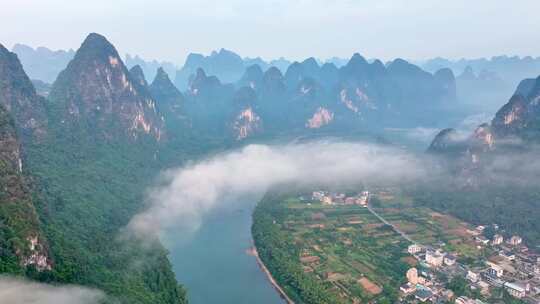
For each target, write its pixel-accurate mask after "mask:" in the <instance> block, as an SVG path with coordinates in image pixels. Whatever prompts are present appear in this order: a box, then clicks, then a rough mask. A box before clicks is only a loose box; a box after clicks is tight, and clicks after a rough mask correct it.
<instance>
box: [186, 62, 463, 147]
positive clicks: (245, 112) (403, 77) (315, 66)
mask: <svg viewBox="0 0 540 304" xmlns="http://www.w3.org/2000/svg"><path fill="white" fill-rule="evenodd" d="M239 79H240V80H239V81H237V82H236V84H235V86H231V85H228V84H223V83H222V82H221V81H220V79H218V77H215V76H206V71H204V70H203V69H199V70H198V71H197V74H196V75H195V76H194V77H192V79H191V81H190V86H189V88H188V91H187V93H186V107H187V108H188V109H189V113H190V117H191V118H192V119H193V123H194V126H196V127H197V128H198V129H204V126H205V125H206V124H212V125H213V127H212V128H214V129H217V130H221V129H223V128H225V130H229V133H230V132H232V137H233V138H236V139H244V138H247V137H252V136H254V135H255V134H259V135H262V134H264V135H266V136H268V135H277V134H284V133H289V134H290V133H291V132H292V133H298V134H309V133H313V132H338V133H340V134H350V133H354V132H358V131H359V130H362V131H361V132H374V131H381V130H383V129H384V128H385V127H408V126H415V125H417V124H425V125H436V124H438V123H440V117H441V115H442V113H445V115H446V116H447V117H450V116H451V115H452V113H451V112H448V111H452V109H453V108H454V109H455V108H456V107H455V100H456V82H455V79H454V75H453V73H452V72H451V71H450V70H449V69H442V70H440V71H438V72H437V73H435V74H431V73H428V72H426V71H423V70H422V69H420V68H419V67H417V66H415V65H413V64H410V63H408V62H406V61H404V60H401V59H396V60H394V61H392V62H391V63H389V64H388V65H387V66H385V65H384V64H382V62H380V61H378V60H375V61H373V62H372V63H369V62H368V61H366V60H365V59H364V58H363V57H362V56H360V55H359V54H355V55H354V56H352V58H351V59H350V60H349V62H348V63H347V64H346V65H345V66H343V67H341V68H337V67H336V66H335V65H333V64H332V63H326V64H324V65H322V66H321V65H319V63H318V62H317V60H315V59H314V58H308V59H306V60H304V61H302V62H294V63H292V64H291V65H290V66H289V67H288V68H287V70H286V72H285V74H283V73H281V71H280V70H279V69H277V68H275V67H272V68H270V69H268V70H267V71H265V72H263V69H262V68H261V67H260V66H258V65H252V66H249V67H248V68H246V69H245V71H244V74H243V75H242V76H241V77H240V78H239ZM238 105H242V106H241V107H240V108H236V107H237V106H238ZM419 109H422V110H421V111H419ZM210 113H213V114H210ZM208 115H212V117H213V118H212V119H209V118H208V117H209V116H208ZM231 117H232V119H233V121H230V119H231ZM205 120H206V122H204V121H205ZM231 126H233V127H231ZM234 126H237V127H234ZM238 126H242V127H238ZM250 130H251V131H250Z"/></svg>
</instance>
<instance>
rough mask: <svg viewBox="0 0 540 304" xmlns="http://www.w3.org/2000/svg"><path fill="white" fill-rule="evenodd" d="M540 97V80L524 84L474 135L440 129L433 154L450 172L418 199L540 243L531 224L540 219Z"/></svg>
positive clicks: (435, 179) (538, 228)
mask: <svg viewBox="0 0 540 304" xmlns="http://www.w3.org/2000/svg"><path fill="white" fill-rule="evenodd" d="M539 98H540V77H539V78H536V79H534V80H531V79H526V80H523V81H522V82H521V83H520V85H519V86H518V88H517V89H516V90H515V94H514V95H513V96H512V97H511V98H510V100H509V101H508V102H507V103H506V104H504V105H503V106H502V107H501V108H500V109H499V110H498V111H497V113H496V115H495V117H494V118H493V119H492V120H491V122H489V123H483V124H481V125H480V126H478V127H477V128H476V129H475V130H474V131H473V132H472V133H470V134H462V133H461V132H458V131H456V130H454V129H445V130H443V131H441V132H440V133H439V134H438V135H437V136H436V137H435V139H434V140H433V142H432V143H431V145H430V147H429V149H428V152H429V154H430V155H431V156H433V157H435V159H436V162H437V163H438V165H440V166H442V168H445V169H446V171H445V172H446V173H447V174H443V175H441V176H433V177H432V180H431V182H430V183H427V185H424V187H420V189H421V190H418V191H417V197H418V198H419V199H418V200H419V201H420V202H421V203H422V204H425V205H427V206H430V207H435V208H437V209H440V210H443V209H444V210H446V211H450V212H452V213H454V214H455V215H457V216H459V217H461V218H463V219H465V220H469V221H471V222H474V223H486V222H488V223H500V224H501V225H502V226H503V227H504V228H505V229H508V230H510V231H513V232H514V233H520V234H522V235H525V237H526V238H527V239H528V241H530V242H531V243H533V244H538V243H540V233H539V231H540V226H539V225H538V224H537V221H531V220H530V219H532V218H537V217H538V216H540V215H539V213H538V197H540V192H539V191H538V187H537V183H536V182H535V181H536V180H538V178H540V174H539V172H540V170H539V168H538V166H536V161H537V157H538V153H539V150H538V143H539V142H540V108H539V105H538V100H539ZM510 202H511V203H510Z"/></svg>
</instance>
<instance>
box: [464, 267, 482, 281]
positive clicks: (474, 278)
mask: <svg viewBox="0 0 540 304" xmlns="http://www.w3.org/2000/svg"><path fill="white" fill-rule="evenodd" d="M479 278H480V275H479V274H478V273H476V272H474V271H472V270H469V271H467V279H468V280H469V281H471V282H473V283H475V282H477V281H478V279H479Z"/></svg>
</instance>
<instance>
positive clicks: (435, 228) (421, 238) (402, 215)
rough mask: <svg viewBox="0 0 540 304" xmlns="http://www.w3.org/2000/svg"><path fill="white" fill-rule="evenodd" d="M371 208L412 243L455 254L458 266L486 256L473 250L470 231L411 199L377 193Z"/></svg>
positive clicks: (475, 248)
mask: <svg viewBox="0 0 540 304" xmlns="http://www.w3.org/2000/svg"><path fill="white" fill-rule="evenodd" d="M371 204H372V205H373V207H374V209H375V210H376V211H377V212H378V213H379V214H380V215H381V216H383V217H384V218H385V219H386V220H387V221H389V222H390V223H391V224H392V225H394V226H395V227H397V228H398V229H399V230H401V231H403V232H404V233H406V234H407V235H408V236H409V237H411V238H412V239H413V240H414V241H415V242H417V243H420V244H423V245H429V246H433V247H437V248H441V249H443V250H444V251H446V252H452V253H454V254H456V255H457V256H458V258H459V260H460V261H461V262H465V264H467V263H466V260H477V258H478V257H479V256H488V255H489V254H490V252H489V251H486V252H484V251H482V250H479V249H478V248H477V244H476V243H475V240H474V237H473V235H471V234H470V233H469V232H468V231H471V230H474V227H473V226H471V225H470V224H467V223H465V222H463V221H461V220H459V219H457V218H455V217H453V216H451V215H448V214H446V213H443V212H441V213H439V212H435V211H433V210H432V209H429V208H427V207H425V206H417V205H416V204H414V201H413V198H412V197H410V196H407V195H406V194H403V193H402V192H401V191H398V190H394V191H392V194H388V193H386V192H384V191H382V192H381V193H377V195H375V196H374V197H373V198H372V200H371Z"/></svg>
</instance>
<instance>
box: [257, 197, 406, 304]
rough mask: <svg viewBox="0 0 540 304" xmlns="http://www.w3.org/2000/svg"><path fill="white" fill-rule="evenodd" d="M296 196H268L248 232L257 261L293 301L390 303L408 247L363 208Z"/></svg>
mask: <svg viewBox="0 0 540 304" xmlns="http://www.w3.org/2000/svg"><path fill="white" fill-rule="evenodd" d="M295 197H298V194H297V193H287V192H278V191H274V192H271V193H268V194H267V195H266V196H265V197H264V198H263V200H262V201H261V202H260V203H259V204H258V206H257V207H256V209H255V211H254V216H253V228H252V232H253V238H254V240H255V245H256V247H257V250H258V252H259V255H260V257H261V259H262V260H263V262H264V263H265V265H266V266H267V267H268V269H269V270H270V272H271V273H272V275H273V276H274V278H275V279H276V281H277V282H278V283H279V284H280V286H281V287H282V288H283V289H284V290H285V291H286V292H287V294H288V295H289V296H290V297H291V298H292V299H293V301H296V302H298V303H353V302H354V301H362V302H367V301H372V300H376V301H377V303H394V302H395V300H396V299H397V296H398V294H397V290H398V289H399V286H400V284H401V283H402V282H403V281H404V279H405V272H406V271H407V269H408V268H409V267H410V266H409V265H408V264H407V260H408V259H407V257H410V256H409V255H408V254H406V250H405V248H406V246H407V245H408V242H407V241H405V240H404V239H403V238H402V237H401V236H399V235H398V234H397V233H396V232H394V231H393V230H392V228H391V227H389V226H387V225H384V224H383V223H381V222H380V221H379V220H378V219H377V218H376V217H375V216H374V215H372V214H371V213H370V212H369V211H368V210H367V209H366V208H364V207H360V206H324V205H321V204H319V203H315V202H313V203H310V204H309V205H308V204H307V202H305V201H300V200H298V199H296V198H295ZM408 262H410V260H409V261H408Z"/></svg>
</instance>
